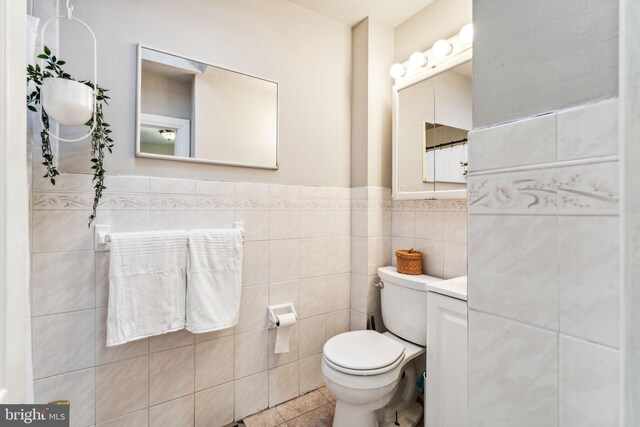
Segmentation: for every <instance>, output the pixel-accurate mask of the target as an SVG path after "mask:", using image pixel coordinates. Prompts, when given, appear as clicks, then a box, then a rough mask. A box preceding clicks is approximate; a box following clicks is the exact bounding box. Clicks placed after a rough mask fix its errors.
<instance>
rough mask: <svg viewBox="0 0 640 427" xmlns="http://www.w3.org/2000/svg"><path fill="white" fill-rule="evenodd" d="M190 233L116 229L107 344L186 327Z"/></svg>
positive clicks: (112, 256)
mask: <svg viewBox="0 0 640 427" xmlns="http://www.w3.org/2000/svg"><path fill="white" fill-rule="evenodd" d="M187 243H188V234H187V232H186V231H184V230H180V231H157V232H144V233H114V234H112V235H111V252H110V264H109V309H108V316H107V347H111V346H114V345H119V344H124V343H126V342H129V341H133V340H137V339H140V338H145V337H149V336H153V335H159V334H164V333H167V332H171V331H177V330H179V329H183V328H184V322H185V292H186V269H187Z"/></svg>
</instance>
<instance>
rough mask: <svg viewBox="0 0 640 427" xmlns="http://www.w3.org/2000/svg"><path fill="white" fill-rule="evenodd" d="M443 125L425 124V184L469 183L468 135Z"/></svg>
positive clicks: (461, 130) (465, 131) (462, 130)
mask: <svg viewBox="0 0 640 427" xmlns="http://www.w3.org/2000/svg"><path fill="white" fill-rule="evenodd" d="M468 133H469V131H468V130H466V129H458V128H454V127H451V126H445V125H441V124H435V125H434V124H432V123H426V122H425V132H424V134H425V141H424V147H425V154H424V155H425V159H424V162H423V164H424V175H423V181H424V182H450V183H460V184H464V183H466V182H467V177H466V165H467V134H468Z"/></svg>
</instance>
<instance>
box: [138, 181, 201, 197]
mask: <svg viewBox="0 0 640 427" xmlns="http://www.w3.org/2000/svg"><path fill="white" fill-rule="evenodd" d="M149 192H151V193H171V194H195V192H196V182H195V181H194V180H191V179H173V178H150V180H149Z"/></svg>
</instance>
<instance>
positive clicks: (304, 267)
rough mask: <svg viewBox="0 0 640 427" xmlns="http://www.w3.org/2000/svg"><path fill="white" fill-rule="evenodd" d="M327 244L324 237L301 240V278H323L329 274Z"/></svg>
mask: <svg viewBox="0 0 640 427" xmlns="http://www.w3.org/2000/svg"><path fill="white" fill-rule="evenodd" d="M326 252H327V244H326V239H325V238H324V237H315V238H309V239H300V277H317V276H323V275H325V274H326V272H327V255H326Z"/></svg>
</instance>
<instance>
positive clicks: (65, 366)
mask: <svg viewBox="0 0 640 427" xmlns="http://www.w3.org/2000/svg"><path fill="white" fill-rule="evenodd" d="M94 311H95V310H93V309H91V310H83V311H74V312H70V313H62V314H53V315H50V316H40V317H34V318H33V319H32V333H33V374H34V378H35V379H38V378H44V377H49V376H51V375H56V374H62V373H65V372H70V371H76V370H79V369H84V368H88V367H90V366H93V365H94V364H95V340H96V338H95V317H94V316H95V313H94ZM70 349H73V351H69V350H70Z"/></svg>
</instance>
